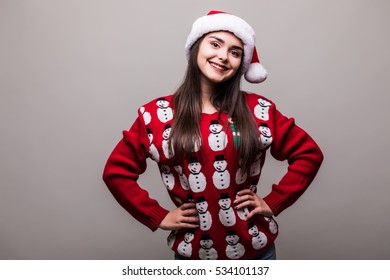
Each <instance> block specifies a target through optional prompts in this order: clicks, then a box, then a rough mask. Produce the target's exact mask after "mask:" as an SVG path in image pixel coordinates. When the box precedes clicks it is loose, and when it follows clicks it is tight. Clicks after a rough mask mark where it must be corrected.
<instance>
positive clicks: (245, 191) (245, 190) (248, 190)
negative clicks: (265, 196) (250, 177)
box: [237, 189, 253, 196]
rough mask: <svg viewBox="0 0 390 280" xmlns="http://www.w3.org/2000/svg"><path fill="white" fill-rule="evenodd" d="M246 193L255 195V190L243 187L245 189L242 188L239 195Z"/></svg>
mask: <svg viewBox="0 0 390 280" xmlns="http://www.w3.org/2000/svg"><path fill="white" fill-rule="evenodd" d="M245 194H251V195H253V192H252V191H251V190H250V189H243V190H240V191H239V192H238V193H237V195H239V196H241V195H245Z"/></svg>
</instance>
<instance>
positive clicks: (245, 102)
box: [103, 11, 323, 259]
mask: <svg viewBox="0 0 390 280" xmlns="http://www.w3.org/2000/svg"><path fill="white" fill-rule="evenodd" d="M185 50H186V55H187V59H188V67H187V72H186V75H185V78H184V81H183V83H182V85H181V86H180V87H179V89H178V90H177V91H176V92H175V93H174V94H173V95H168V96H164V97H160V98H157V99H155V100H152V101H151V102H149V103H147V104H145V105H143V106H142V107H140V108H139V110H138V118H137V119H136V120H135V122H134V124H133V125H132V126H131V128H130V130H129V131H124V132H123V139H122V140H121V141H120V142H119V143H118V145H117V146H116V147H115V149H114V150H113V152H112V154H111V155H110V157H109V159H108V161H107V164H106V167H105V170H104V175H103V179H104V181H105V183H106V184H107V186H108V188H109V190H110V191H111V192H112V194H113V195H114V197H115V198H116V199H117V200H118V202H119V203H120V204H121V205H122V206H123V207H124V208H125V209H126V210H127V211H128V212H129V213H130V214H131V215H133V216H134V217H135V218H136V219H137V220H138V221H139V222H141V223H143V224H144V225H146V226H148V227H149V228H150V229H151V230H153V231H154V230H156V229H157V228H161V229H163V230H170V231H171V234H170V235H169V237H168V245H169V246H170V247H171V248H172V250H173V251H174V252H175V258H176V259H275V258H276V255H275V247H274V240H275V239H276V237H277V235H278V225H277V223H276V221H275V220H274V216H277V215H278V214H280V213H281V212H282V211H283V210H285V209H286V208H287V207H289V206H290V205H292V204H293V203H294V202H295V201H296V200H297V199H298V198H299V196H300V195H301V194H302V193H303V192H304V191H305V190H306V188H307V187H308V186H309V184H310V183H311V182H312V180H313V179H314V177H315V175H316V173H317V171H318V169H319V167H320V165H321V162H322V159H323V155H322V153H321V150H320V149H319V147H318V146H317V144H316V143H315V142H314V141H313V139H312V138H311V137H310V136H309V135H308V134H307V133H306V132H305V131H304V130H302V129H301V128H300V127H298V126H297V125H295V123H294V120H293V119H290V118H287V117H285V116H283V115H282V114H281V113H280V112H279V111H278V110H277V109H276V107H275V104H274V103H273V102H272V101H271V100H269V99H267V98H265V97H263V96H260V95H257V94H254V93H247V92H243V91H241V89H240V81H241V77H242V75H244V76H245V79H246V80H248V81H249V82H252V83H259V82H262V81H263V80H264V79H265V78H266V75H267V72H266V70H265V69H264V68H263V67H262V65H261V64H260V62H259V60H258V56H257V52H256V48H255V33H254V31H253V29H252V27H251V26H250V25H249V24H248V23H247V22H245V21H244V20H243V19H241V18H239V17H237V16H234V15H231V14H227V13H223V12H218V11H212V12H210V13H209V14H208V15H206V16H203V17H201V18H199V19H197V20H196V21H195V22H194V24H193V26H192V30H191V32H190V34H189V36H188V39H187V43H186V45H185ZM268 149H269V150H270V153H271V155H272V156H273V157H274V158H276V159H277V160H281V161H282V160H283V161H284V160H287V161H288V163H289V168H288V171H287V173H286V174H285V175H284V176H283V178H282V179H281V181H280V182H279V183H278V184H274V185H273V186H272V190H271V192H270V193H269V194H268V195H267V196H266V197H264V198H262V197H260V196H258V195H257V194H256V190H257V184H258V181H259V178H260V173H261V169H262V166H263V164H264V160H265V156H266V151H267V150H268ZM147 158H151V159H153V160H154V161H155V162H156V163H157V164H158V166H159V170H160V172H161V177H162V181H163V184H164V186H165V187H166V188H167V190H168V194H169V196H170V197H171V199H172V201H173V203H174V204H175V205H176V207H177V208H176V209H174V210H172V211H169V210H167V209H164V208H163V207H161V206H160V205H159V203H158V202H157V201H156V200H155V199H152V198H150V197H149V195H148V193H147V191H145V190H144V189H142V188H141V187H140V186H139V185H138V183H137V179H138V178H139V176H140V175H141V174H142V173H143V172H144V171H145V169H146V159H147Z"/></svg>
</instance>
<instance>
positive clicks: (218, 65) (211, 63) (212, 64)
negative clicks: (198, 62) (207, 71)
mask: <svg viewBox="0 0 390 280" xmlns="http://www.w3.org/2000/svg"><path fill="white" fill-rule="evenodd" d="M209 63H210V65H211V66H212V67H213V68H214V69H216V70H218V71H226V70H228V68H227V67H225V66H223V65H220V64H216V63H214V62H209Z"/></svg>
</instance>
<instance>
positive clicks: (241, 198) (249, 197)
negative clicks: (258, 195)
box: [233, 195, 254, 204]
mask: <svg viewBox="0 0 390 280" xmlns="http://www.w3.org/2000/svg"><path fill="white" fill-rule="evenodd" d="M247 200H254V197H253V195H242V196H238V197H237V198H236V199H235V200H234V201H233V203H235V204H239V203H241V202H244V201H247Z"/></svg>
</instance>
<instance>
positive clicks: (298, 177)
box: [264, 109, 323, 216]
mask: <svg viewBox="0 0 390 280" xmlns="http://www.w3.org/2000/svg"><path fill="white" fill-rule="evenodd" d="M273 127H274V129H273V142H272V145H271V155H272V156H273V157H274V158H275V159H277V160H280V161H284V160H287V162H288V169H287V172H286V174H285V175H284V176H283V177H282V179H281V180H280V182H279V184H274V185H273V186H272V190H271V192H270V193H269V194H268V195H267V196H266V197H265V198H264V200H265V202H266V203H267V204H268V206H269V207H270V208H271V210H272V211H273V212H274V214H275V216H277V215H279V214H280V213H281V212H282V211H283V210H285V209H286V208H287V207H289V206H291V205H292V204H293V203H294V202H295V201H296V200H297V199H298V198H299V197H300V196H301V195H302V194H303V193H304V191H305V190H306V189H307V187H308V186H309V185H310V183H311V182H312V181H313V180H314V177H315V176H316V174H317V172H318V170H319V168H320V166H321V163H322V161H323V154H322V152H321V150H320V148H319V147H318V145H317V144H316V142H315V141H314V140H313V139H312V138H311V137H310V135H309V134H307V133H306V132H305V131H304V130H303V129H301V128H300V127H299V126H297V125H296V124H295V121H294V119H292V118H287V117H285V116H283V115H282V114H281V113H280V112H279V111H277V110H276V109H275V114H274V122H273Z"/></svg>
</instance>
